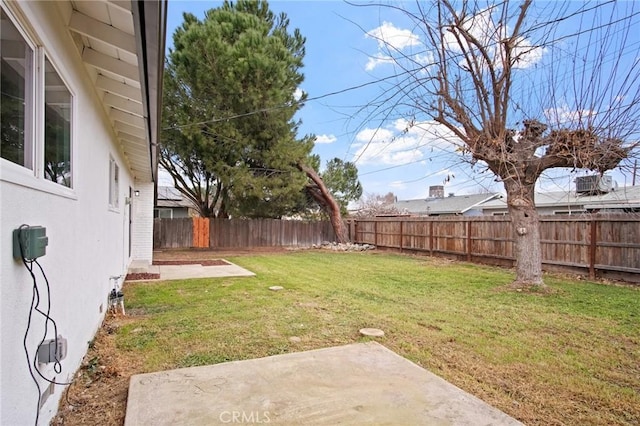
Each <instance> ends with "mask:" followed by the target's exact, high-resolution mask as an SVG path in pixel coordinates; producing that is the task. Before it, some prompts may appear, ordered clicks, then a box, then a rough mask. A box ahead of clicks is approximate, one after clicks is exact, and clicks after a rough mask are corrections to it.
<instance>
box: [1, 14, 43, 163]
mask: <svg viewBox="0 0 640 426" xmlns="http://www.w3.org/2000/svg"><path fill="white" fill-rule="evenodd" d="M0 27H1V28H2V39H1V44H0V55H1V56H2V63H1V64H2V65H1V69H0V75H1V77H2V82H1V83H0V88H2V98H1V100H0V121H1V122H2V125H1V128H2V131H1V135H2V136H1V139H2V145H1V146H0V154H1V155H0V156H1V157H2V158H4V159H5V160H8V161H11V162H12V163H15V164H18V165H20V166H23V167H26V168H28V169H33V146H32V141H33V134H32V133H33V129H32V127H33V126H32V123H33V116H34V112H35V105H34V99H33V86H34V84H33V83H34V67H33V62H34V56H35V55H34V49H33V48H32V47H31V46H30V45H29V44H28V43H27V42H26V40H25V38H24V37H23V36H22V33H21V32H20V31H19V30H18V28H17V27H16V26H15V25H14V24H13V22H11V20H10V19H9V16H8V15H7V14H6V13H5V11H4V9H0Z"/></svg>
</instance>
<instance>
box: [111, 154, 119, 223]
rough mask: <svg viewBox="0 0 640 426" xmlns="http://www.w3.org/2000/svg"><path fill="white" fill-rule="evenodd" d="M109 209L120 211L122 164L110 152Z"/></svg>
mask: <svg viewBox="0 0 640 426" xmlns="http://www.w3.org/2000/svg"><path fill="white" fill-rule="evenodd" d="M109 210H111V211H114V212H119V211H120V166H119V165H118V161H116V159H115V158H114V156H113V155H111V154H109Z"/></svg>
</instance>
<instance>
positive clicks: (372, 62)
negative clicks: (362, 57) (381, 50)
mask: <svg viewBox="0 0 640 426" xmlns="http://www.w3.org/2000/svg"><path fill="white" fill-rule="evenodd" d="M394 62H395V59H393V58H392V57H391V56H385V55H378V56H371V57H369V60H368V61H367V65H365V66H364V69H365V70H367V71H372V70H373V69H374V68H375V67H377V66H378V65H382V64H393V63H394Z"/></svg>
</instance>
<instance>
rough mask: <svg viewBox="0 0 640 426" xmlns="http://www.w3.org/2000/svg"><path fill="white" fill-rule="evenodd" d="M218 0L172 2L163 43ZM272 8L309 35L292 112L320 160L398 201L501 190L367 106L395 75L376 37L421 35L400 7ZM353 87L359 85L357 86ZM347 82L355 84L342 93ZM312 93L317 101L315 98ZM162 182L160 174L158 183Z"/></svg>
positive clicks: (559, 174)
mask: <svg viewBox="0 0 640 426" xmlns="http://www.w3.org/2000/svg"><path fill="white" fill-rule="evenodd" d="M580 3H581V2H576V4H580ZM534 4H535V3H534ZM541 4H544V3H540V2H539V3H538V4H537V5H538V6H539V5H541ZM219 5H220V2H209V1H170V2H169V14H168V15H169V16H168V22H167V44H168V45H169V46H170V45H171V43H172V40H171V39H172V35H173V32H174V30H175V28H176V27H178V26H179V25H180V24H181V23H182V12H185V11H187V12H191V13H193V14H194V15H196V16H198V17H199V18H202V17H203V15H204V11H205V10H208V9H210V8H212V7H217V6H219ZM270 7H271V9H272V10H273V11H274V12H276V13H279V12H285V13H286V14H287V15H288V17H289V19H290V25H291V27H292V28H296V27H297V28H299V29H300V31H301V33H302V35H303V36H305V37H306V39H307V42H306V56H305V61H304V63H305V67H304V69H303V72H304V74H305V81H304V83H303V84H302V86H301V89H302V90H304V91H305V92H307V93H308V97H309V99H310V100H309V101H308V102H307V103H306V104H305V106H304V107H303V108H302V110H301V111H300V112H299V114H298V118H300V119H301V120H302V125H301V128H300V133H301V134H315V135H316V136H317V137H318V139H317V141H316V145H315V148H314V152H315V153H317V154H319V155H320V157H321V159H322V162H323V164H324V163H325V162H326V161H328V160H330V159H331V158H333V157H338V158H341V159H343V160H345V161H355V163H356V165H357V167H358V170H359V176H360V181H361V182H362V184H363V187H364V192H365V193H376V194H386V193H387V192H393V193H394V194H396V195H397V196H398V198H399V199H414V198H425V197H426V196H427V195H428V188H429V186H430V185H443V184H445V191H446V192H447V193H451V192H453V193H456V194H468V193H476V192H479V191H487V190H490V191H495V192H503V188H502V185H501V184H500V183H497V182H496V181H495V180H494V179H493V177H492V176H488V173H484V174H482V173H478V172H477V170H476V171H473V170H472V169H471V168H470V167H469V166H468V165H467V164H465V163H463V162H461V161H459V160H460V157H459V155H458V154H456V153H455V152H454V151H453V149H452V148H451V146H450V145H446V146H445V144H443V143H442V139H443V138H446V137H447V135H446V134H445V133H446V132H444V131H442V130H436V131H435V132H434V131H433V129H432V131H430V132H428V134H427V133H426V132H424V131H421V129H422V128H421V127H420V126H415V127H413V128H411V129H410V130H409V131H408V132H406V133H404V134H403V132H402V130H403V129H404V128H406V123H407V121H406V120H407V119H410V117H408V116H406V115H405V116H403V114H402V112H401V111H400V110H398V111H395V110H392V111H391V114H389V115H385V114H381V113H380V112H379V111H375V110H373V109H372V107H371V106H369V107H367V105H371V103H372V102H374V101H375V100H376V99H381V97H384V96H385V89H386V87H387V86H385V85H384V84H383V83H376V81H377V80H379V79H381V78H384V77H386V76H389V75H393V74H394V69H393V65H392V64H390V63H388V62H387V59H386V56H387V55H386V53H385V52H384V49H381V45H379V43H378V41H377V39H376V37H383V38H385V39H386V40H391V41H392V43H394V45H395V46H397V47H398V48H399V49H412V48H413V49H414V50H415V51H416V52H417V51H418V50H416V49H418V48H417V47H416V46H419V45H420V34H419V32H418V31H417V30H416V28H415V27H412V26H411V25H410V23H409V22H408V21H407V20H406V19H405V18H404V17H403V16H402V15H401V14H400V13H398V12H394V11H393V10H391V9H389V8H382V9H381V8H378V7H362V6H353V5H349V4H346V3H344V2H340V1H272V2H270ZM636 21H637V20H636ZM633 49H635V50H633ZM630 52H631V55H630V56H631V59H630V60H636V61H637V60H638V57H639V56H638V47H637V43H636V47H634V48H632V50H631V51H630ZM537 53H538V54H539V56H540V57H536V58H535V59H532V62H533V61H535V62H540V63H544V61H545V59H547V60H548V57H550V56H551V55H550V54H549V52H548V51H542V50H541V51H539V52H537ZM417 55H419V54H417ZM418 59H419V58H418ZM541 68H542V67H541ZM532 79H533V77H532ZM358 86H363V87H360V88H357V89H356V88H355V87H358ZM635 87H637V86H635ZM350 88H354V89H353V90H346V91H345V89H350ZM341 91H344V92H342V93H340V94H336V95H331V96H325V95H328V94H331V93H335V92H341ZM317 97H320V99H317V100H313V99H314V98H317ZM565 109H566V111H565V110H562V111H560V114H565V113H567V114H571V113H572V110H571V109H570V107H569V104H567V106H566V108H565ZM555 112H556V113H558V110H556V111H555ZM422 130H423V129H422ZM434 133H436V134H435V135H434ZM583 174H585V173H584V172H580V171H569V170H558V171H555V172H553V173H550V174H549V176H548V177H547V178H542V179H541V181H540V185H541V189H543V190H549V191H553V190H562V189H569V188H570V187H572V185H573V183H572V182H573V180H574V179H575V177H576V176H579V175H583ZM612 174H613V176H614V178H615V179H616V180H617V181H618V183H619V184H620V185H630V184H631V175H630V173H628V172H627V173H622V172H620V171H618V170H616V171H614V172H612ZM167 183H169V182H168V181H166V178H165V180H164V181H163V180H162V178H161V184H167Z"/></svg>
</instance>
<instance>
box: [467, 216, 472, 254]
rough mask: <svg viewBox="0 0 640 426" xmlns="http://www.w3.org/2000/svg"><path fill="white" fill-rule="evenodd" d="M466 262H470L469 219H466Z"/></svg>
mask: <svg viewBox="0 0 640 426" xmlns="http://www.w3.org/2000/svg"><path fill="white" fill-rule="evenodd" d="M467 262H471V220H470V219H467Z"/></svg>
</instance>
